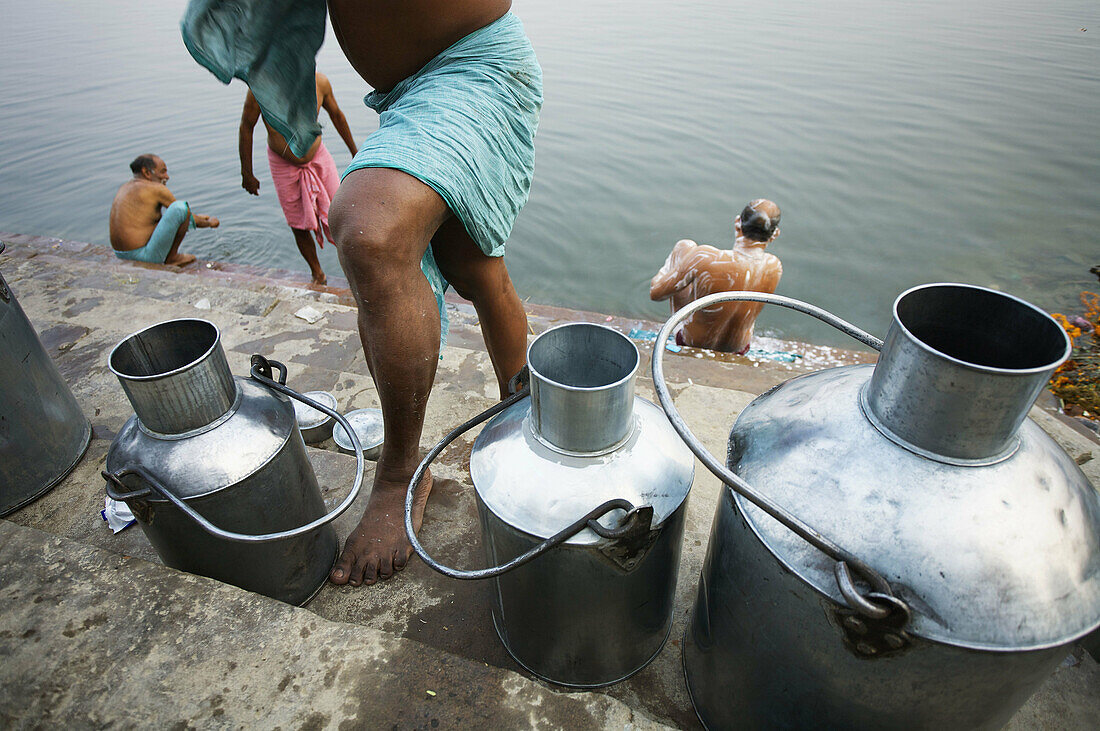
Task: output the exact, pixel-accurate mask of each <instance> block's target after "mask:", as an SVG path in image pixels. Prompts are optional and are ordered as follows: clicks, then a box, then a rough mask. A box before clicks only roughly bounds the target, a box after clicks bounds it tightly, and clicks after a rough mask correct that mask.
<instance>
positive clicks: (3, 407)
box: [0, 242, 92, 516]
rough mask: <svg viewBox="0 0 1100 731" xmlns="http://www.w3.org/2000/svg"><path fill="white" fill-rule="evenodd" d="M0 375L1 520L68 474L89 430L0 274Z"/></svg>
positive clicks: (1, 248)
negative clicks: (0, 376)
mask: <svg viewBox="0 0 1100 731" xmlns="http://www.w3.org/2000/svg"><path fill="white" fill-rule="evenodd" d="M3 251H4V244H3V242H0V252H3ZM0 374H3V377H2V378H0V516H4V515H7V514H9V513H12V512H14V511H16V510H18V509H19V508H21V507H23V506H24V505H27V504H28V503H31V502H33V501H35V500H37V499H38V498H39V497H41V496H42V495H44V494H45V493H47V492H49V491H50V490H51V489H52V488H53V487H54V486H55V485H57V483H59V482H61V480H63V479H65V477H66V476H67V475H68V474H69V473H70V472H72V470H73V468H74V467H76V464H77V462H79V461H80V458H81V457H83V456H84V452H85V450H87V448H88V442H89V440H90V439H91V437H92V427H91V424H89V423H88V419H87V418H85V417H84V414H83V413H82V412H81V411H80V406H79V405H78V404H77V402H76V399H75V398H74V397H73V394H72V391H70V390H69V387H68V386H67V385H66V384H65V381H64V380H62V378H61V374H60V373H58V372H57V366H55V365H54V363H53V361H52V360H51V359H50V356H49V355H48V354H47V353H46V349H45V348H44V347H42V341H41V340H39V339H38V333H36V332H35V331H34V327H33V326H32V325H31V323H30V320H28V319H27V315H26V313H24V312H23V308H22V307H20V306H19V301H18V300H17V299H15V294H14V293H13V292H12V291H11V289H10V288H9V287H8V283H7V282H6V281H4V277H3V275H0Z"/></svg>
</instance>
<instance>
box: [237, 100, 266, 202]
mask: <svg viewBox="0 0 1100 731" xmlns="http://www.w3.org/2000/svg"><path fill="white" fill-rule="evenodd" d="M258 121H260V104H259V102H257V101H256V97H254V96H252V90H251V89H249V91H248V95H247V96H246V97H245V98H244V111H243V112H241V127H240V132H239V133H238V135H237V148H238V151H239V153H240V156H241V187H242V188H244V189H245V190H247V191H248V192H249V193H251V194H252V195H259V194H260V181H259V180H257V179H256V176H255V175H253V174H252V131H253V130H255V129H256V122H258Z"/></svg>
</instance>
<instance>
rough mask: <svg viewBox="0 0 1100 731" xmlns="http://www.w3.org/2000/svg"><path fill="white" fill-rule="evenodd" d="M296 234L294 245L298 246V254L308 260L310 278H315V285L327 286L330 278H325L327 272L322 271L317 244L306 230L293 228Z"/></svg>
mask: <svg viewBox="0 0 1100 731" xmlns="http://www.w3.org/2000/svg"><path fill="white" fill-rule="evenodd" d="M290 230H291V231H293V232H294V243H295V244H297V245H298V253H300V254H301V255H302V258H303V259H305V260H306V264H308V265H309V273H310V276H312V277H313V283H314V284H325V283H326V282H327V281H328V277H326V276H325V272H324V270H323V269H321V262H320V260H319V259H318V258H317V244H316V242H314V240H313V236H312V234H310V232H309V231H306V230H305V229H300V228H292V229H290Z"/></svg>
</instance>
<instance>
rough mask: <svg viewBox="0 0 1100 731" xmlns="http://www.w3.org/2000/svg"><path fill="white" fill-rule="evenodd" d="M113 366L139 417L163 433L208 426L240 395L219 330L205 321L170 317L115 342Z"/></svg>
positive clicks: (145, 423)
mask: <svg viewBox="0 0 1100 731" xmlns="http://www.w3.org/2000/svg"><path fill="white" fill-rule="evenodd" d="M108 365H109V367H110V369H111V372H113V373H114V374H115V375H116V376H117V377H118V380H119V382H120V383H121V384H122V389H123V390H124V391H125V392H126V397H127V398H128V399H129V400H130V403H131V405H133V407H134V413H136V414H137V418H138V420H139V421H141V423H142V424H143V425H144V426H145V427H146V428H148V429H150V430H151V431H154V432H157V433H160V434H182V433H185V432H189V431H192V430H194V429H198V428H200V427H203V426H206V425H207V424H210V423H211V422H213V421H215V420H216V419H218V418H219V417H221V416H223V415H224V414H225V413H226V412H228V411H229V409H230V408H232V406H233V403H234V401H235V399H236V393H237V386H236V383H235V382H234V381H233V374H232V373H231V372H230V370H229V364H228V362H227V361H226V359H225V351H224V350H223V349H222V346H221V336H220V333H219V332H218V328H217V327H216V326H215V325H214V324H213V323H211V322H207V321H206V320H190V319H189V320H171V321H169V322H162V323H160V324H158V325H153V326H152V327H149V328H146V329H145V330H141V331H139V332H136V333H134V334H133V335H130V336H129V337H127V338H126V339H124V340H123V341H122V342H121V343H119V344H118V345H117V346H115V349H114V350H112V351H111V355H110V357H109V358H108Z"/></svg>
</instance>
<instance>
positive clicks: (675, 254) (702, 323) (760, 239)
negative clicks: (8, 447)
mask: <svg viewBox="0 0 1100 731" xmlns="http://www.w3.org/2000/svg"><path fill="white" fill-rule="evenodd" d="M779 216H780V211H779V206H777V205H775V204H774V203H772V202H771V201H769V200H765V199H763V198H758V199H757V200H754V201H753V202H752V203H750V204H749V205H747V206H745V210H743V211H741V215H740V216H738V217H737V218H735V219H734V221H733V230H734V235H735V240H734V244H733V248H732V249H716V248H714V247H713V246H707V245H705V244H704V245H702V246H700V245H699V244H697V243H695V242H694V241H691V240H690V239H684V240H682V241H679V242H677V244H676V246H675V247H673V249H672V253H671V254H669V256H668V260H666V261H665V265H664V266H663V267H661V270H660V271H659V272H657V274H656V276H654V277H653V280H652V281H651V282H650V283H649V298H650V299H652V300H655V301H659V300H664V299H668V298H669V297H671V298H672V311H673V312H676V311H677V310H679V309H680V308H682V307H684V306H685V305H687V304H688V303H690V302H694V301H695V300H697V299H699V298H700V297H705V296H706V295H708V294H714V293H715V292H732V291H736V290H742V291H744V290H748V291H752V292H767V293H769V294H770V293H772V292H774V291H775V288H776V287H777V286H778V285H779V278H780V277H781V276H783V265H782V264H781V263H780V261H779V258H778V257H776V256H775V255H773V254H769V253H768V252H767V251H764V247H766V246H767V245H768V244H769V243H771V242H772V241H774V240H775V239H776V237H777V236H779ZM763 307H764V305H763V304H761V303H759V302H725V303H722V304H718V305H714V306H713V307H707V308H704V309H702V310H699V311H698V312H695V313H694V314H693V315H692V316H691V317H689V318H688V319H687V321H686V322H684V323H683V324H682V325H681V326H680V327H679V328H677V330H676V342H677V343H678V344H680V345H690V346H693V347H696V348H710V349H711V350H721V351H724V352H727V353H737V354H739V355H743V354H745V353H746V352H747V351H748V349H749V344H750V343H751V342H752V329H753V323H755V322H756V316H757V315H758V314H760V310H761V309H762V308H763Z"/></svg>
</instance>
